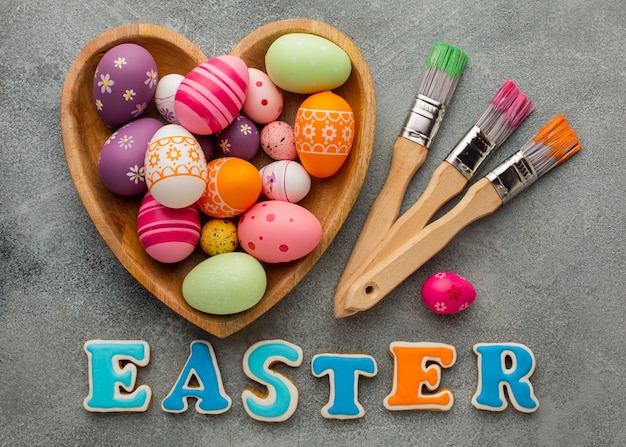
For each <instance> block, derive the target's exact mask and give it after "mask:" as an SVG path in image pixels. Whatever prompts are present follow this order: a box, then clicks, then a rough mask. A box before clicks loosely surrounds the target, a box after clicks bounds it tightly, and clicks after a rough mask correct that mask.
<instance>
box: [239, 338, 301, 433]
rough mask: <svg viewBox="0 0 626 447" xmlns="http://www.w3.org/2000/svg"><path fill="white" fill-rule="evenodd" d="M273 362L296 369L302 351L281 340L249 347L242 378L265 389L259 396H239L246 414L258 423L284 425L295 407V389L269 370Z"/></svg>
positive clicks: (263, 342)
mask: <svg viewBox="0 0 626 447" xmlns="http://www.w3.org/2000/svg"><path fill="white" fill-rule="evenodd" d="M276 362H283V363H285V364H287V365H289V366H294V367H295V366H300V364H301V363H302V349H301V348H300V347H299V346H296V345H294V344H292V343H289V342H286V341H284V340H265V341H260V342H258V343H255V344H254V345H252V346H250V347H249V348H248V350H247V351H246V353H245V354H244V357H243V370H244V372H245V373H246V376H248V377H249V378H251V379H253V380H256V381H257V382H259V383H260V384H263V385H265V386H266V387H267V393H266V394H265V395H263V396H261V395H260V393H259V392H255V391H253V390H250V389H247V390H244V391H243V393H242V394H241V399H242V400H243V407H244V408H245V410H246V412H247V413H248V415H249V416H250V417H251V418H253V419H256V420H258V421H264V422H282V421H286V420H287V419H289V418H290V417H291V415H292V414H293V413H294V412H295V411H296V408H297V406H298V396H299V394H298V388H296V386H295V385H294V383H293V382H292V381H291V380H289V378H287V377H285V376H284V375H282V374H279V373H277V372H274V371H273V370H272V369H271V366H272V364H274V363H276Z"/></svg>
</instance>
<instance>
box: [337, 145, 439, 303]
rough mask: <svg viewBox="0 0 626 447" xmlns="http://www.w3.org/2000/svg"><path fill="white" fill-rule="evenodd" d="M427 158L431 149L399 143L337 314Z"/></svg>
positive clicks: (343, 281)
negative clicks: (358, 272) (353, 278)
mask: <svg viewBox="0 0 626 447" xmlns="http://www.w3.org/2000/svg"><path fill="white" fill-rule="evenodd" d="M427 154H428V149H426V148H425V147H424V146H422V145H419V144H417V143H414V142H413V141H411V140H408V139H406V138H403V137H398V138H397V139H396V142H395V144H394V146H393V153H392V157H391V167H390V169H389V174H388V175H387V180H386V181H385V184H384V186H383V188H382V190H381V191H380V193H379V194H378V197H377V198H376V200H375V201H374V204H373V205H372V207H371V208H370V212H369V214H368V216H367V220H366V221H365V224H364V225H363V229H362V230H361V234H360V235H359V238H358V240H357V242H356V245H355V246H354V249H353V250H352V255H351V256H350V259H349V260H348V263H347V264H346V267H345V269H344V271H343V275H342V276H341V278H340V279H339V283H338V285H337V292H338V293H336V294H335V314H336V315H337V311H338V310H340V312H343V309H344V306H343V296H344V293H343V291H344V290H345V289H346V288H347V286H349V285H350V283H351V281H352V276H353V275H354V274H355V273H356V272H357V271H358V270H359V269H360V267H361V265H362V264H363V263H364V262H365V261H369V254H370V252H371V251H372V250H373V249H374V248H375V247H376V246H377V245H378V244H379V243H380V242H381V241H382V239H383V237H384V236H385V233H386V232H387V231H388V230H389V228H391V225H392V224H393V223H394V221H395V220H396V218H397V217H398V213H399V212H400V208H401V206H402V201H403V199H404V194H405V192H406V189H407V186H408V184H409V182H410V181H411V179H412V178H413V176H414V175H415V173H416V172H417V170H418V169H419V168H420V166H422V164H423V163H424V160H425V159H426V155H427Z"/></svg>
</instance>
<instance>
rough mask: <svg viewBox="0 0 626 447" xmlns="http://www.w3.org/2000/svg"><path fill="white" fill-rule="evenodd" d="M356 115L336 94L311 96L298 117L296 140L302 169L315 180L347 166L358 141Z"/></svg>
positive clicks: (295, 128)
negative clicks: (355, 138)
mask: <svg viewBox="0 0 626 447" xmlns="http://www.w3.org/2000/svg"><path fill="white" fill-rule="evenodd" d="M354 132H355V123H354V113H352V108H351V107H350V105H349V104H348V103H347V102H346V100H344V99H343V98H342V97H340V96H339V95H336V94H334V93H333V92H328V91H326V92H321V93H316V94H314V95H311V96H309V97H308V98H307V99H306V100H304V102H303V103H302V104H301V105H300V108H299V109H298V112H297V114H296V120H295V125H294V136H295V143H296V150H297V151H298V156H299V157H300V161H301V162H302V165H303V166H304V168H305V169H306V170H307V172H308V173H309V174H311V175H312V176H314V177H319V178H326V177H330V176H331V175H333V174H335V173H336V172H337V171H338V170H339V169H340V168H341V166H342V165H343V164H344V162H345V161H346V159H347V158H348V155H349V154H350V150H351V149H352V143H353V141H354Z"/></svg>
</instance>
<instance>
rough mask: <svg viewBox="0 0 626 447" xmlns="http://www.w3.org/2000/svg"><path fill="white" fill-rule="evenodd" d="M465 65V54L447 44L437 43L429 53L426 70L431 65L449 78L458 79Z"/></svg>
mask: <svg viewBox="0 0 626 447" xmlns="http://www.w3.org/2000/svg"><path fill="white" fill-rule="evenodd" d="M466 63H467V54H465V53H464V52H463V51H461V50H459V49H458V48H455V47H453V46H451V45H448V44H447V43H443V42H437V43H435V45H434V46H433V49H432V50H431V52H430V57H429V59H428V63H427V64H426V68H427V69H429V68H431V67H432V66H433V65H434V66H436V67H437V70H439V71H441V72H444V73H446V74H447V75H448V76H450V77H451V78H460V77H461V75H462V74H463V70H464V69H465V64H466Z"/></svg>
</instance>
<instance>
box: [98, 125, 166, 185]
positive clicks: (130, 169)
mask: <svg viewBox="0 0 626 447" xmlns="http://www.w3.org/2000/svg"><path fill="white" fill-rule="evenodd" d="M161 127H163V123H162V122H161V121H159V120H157V119H154V118H139V119H137V120H135V121H131V122H130V123H128V124H126V125H124V126H122V127H121V128H119V129H118V130H116V131H115V132H114V133H113V134H112V135H111V136H110V137H109V139H108V140H107V141H106V142H105V143H104V145H103V146H102V149H101V150H100V156H99V157H98V174H99V175H100V179H101V180H102V183H104V186H106V187H107V189H109V190H110V191H112V192H114V193H116V194H121V195H124V196H130V195H134V194H139V193H143V192H145V191H146V189H147V186H146V179H145V172H144V159H145V157H146V151H147V150H148V144H149V143H150V140H151V139H152V136H153V135H154V134H155V133H156V131H157V130H159V129H160V128H161Z"/></svg>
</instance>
